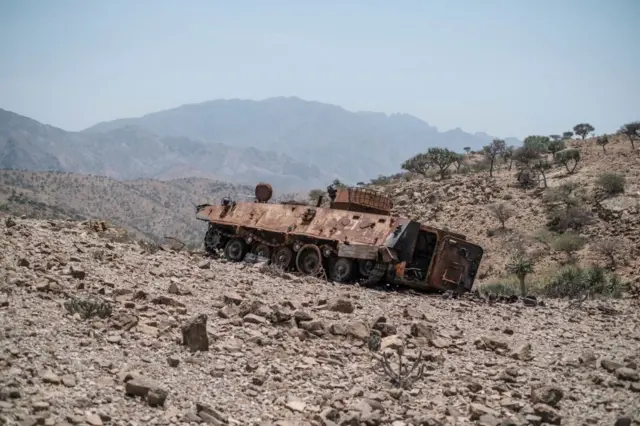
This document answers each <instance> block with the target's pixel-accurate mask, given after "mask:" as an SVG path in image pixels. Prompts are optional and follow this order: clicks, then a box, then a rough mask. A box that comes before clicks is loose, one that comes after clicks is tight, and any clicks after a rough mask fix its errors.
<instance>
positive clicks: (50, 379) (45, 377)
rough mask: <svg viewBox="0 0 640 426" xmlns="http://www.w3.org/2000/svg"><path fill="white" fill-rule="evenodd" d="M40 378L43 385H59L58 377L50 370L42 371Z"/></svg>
mask: <svg viewBox="0 0 640 426" xmlns="http://www.w3.org/2000/svg"><path fill="white" fill-rule="evenodd" d="M40 377H41V378H42V381H43V382H45V383H51V384H54V385H59V384H60V382H61V380H60V377H58V376H57V375H56V374H54V373H53V372H52V371H50V370H46V371H44V372H43V373H42V374H41V375H40Z"/></svg>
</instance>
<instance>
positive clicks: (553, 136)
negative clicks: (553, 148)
mask: <svg viewBox="0 0 640 426" xmlns="http://www.w3.org/2000/svg"><path fill="white" fill-rule="evenodd" d="M549 138H550V139H551V140H552V141H559V140H560V139H562V136H560V135H549Z"/></svg>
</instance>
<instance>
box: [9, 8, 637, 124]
mask: <svg viewBox="0 0 640 426" xmlns="http://www.w3.org/2000/svg"><path fill="white" fill-rule="evenodd" d="M639 23H640V0H609V1H607V0H502V1H499V0H466V1H463V0H458V1H456V0H449V1H447V0H441V1H427V0H415V1H401V0H398V1H393V2H392V1H379V0H367V1H364V0H351V1H349V0H340V1H338V0H323V1H313V2H312V1H300V0H297V1H293V0H291V1H278V0H272V1H258V0H256V1H242V0H235V1H224V2H223V1H214V0H201V1H196V0H191V1H189V0H180V1H178V0H176V1H163V0H138V1H135V0H127V1H124V0H109V1H106V0H104V1H99V0H75V1H72V0H56V1H54V0H48V1H44V0H2V1H0V40H2V42H1V43H0V57H1V58H2V62H1V63H0V108H4V109H8V110H11V111H14V112H17V113H19V114H23V115H26V116H29V117H31V118H34V119H36V120H39V121H42V122H44V123H47V124H52V125H55V126H58V127H62V128H64V129H67V130H80V129H82V128H85V127H88V126H90V125H92V124H94V123H96V122H98V121H102V120H110V119H115V118H119V117H127V116H137V115H142V114H145V113H148V112H153V111H157V110H162V109H167V108H171V107H176V106H179V105H181V104H185V103H195V102H201V101H205V100H211V99H217V98H245V99H255V100H260V99H264V98H267V97H271V96H299V97H301V98H303V99H308V100H317V101H322V102H328V103H334V104H338V105H341V106H343V107H344V108H346V109H348V110H370V111H382V112H387V113H393V112H405V113H410V114H413V115H416V116H417V117H420V118H422V119H423V120H425V121H427V122H429V123H430V124H432V125H435V126H437V127H438V128H439V129H440V130H448V129H451V128H455V127H461V128H462V129H464V130H465V131H469V132H475V131H486V132H488V133H490V134H492V135H496V136H501V137H506V136H517V137H524V136H526V135H528V134H549V133H559V132H562V131H564V130H568V129H570V128H571V127H572V126H573V125H574V124H576V123H578V122H582V121H587V122H590V123H592V124H593V125H594V126H595V127H596V132H597V133H600V132H605V131H606V132H610V131H614V130H616V129H617V128H618V127H619V126H620V124H622V123H624V122H626V121H630V120H640V103H639V99H640V55H638V52H639V49H640V27H639V26H638V24H639Z"/></svg>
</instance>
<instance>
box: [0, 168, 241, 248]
mask: <svg viewBox="0 0 640 426" xmlns="http://www.w3.org/2000/svg"><path fill="white" fill-rule="evenodd" d="M253 190H254V187H250V186H243V185H235V184H231V183H226V182H214V181H210V180H208V179H197V178H188V179H177V180H172V181H157V180H148V179H147V180H133V181H117V180H113V179H109V178H106V177H102V176H86V175H79V174H71V173H62V172H58V173H53V172H25V171H19V170H0V210H4V211H6V212H9V213H12V214H17V215H23V214H24V215H27V216H29V217H36V218H47V219H48V218H95V219H107V220H108V221H110V222H112V223H114V224H116V225H118V226H122V227H126V228H128V229H129V230H130V231H131V233H132V234H134V235H136V236H138V237H143V236H144V237H147V238H154V239H156V240H158V239H162V238H163V237H164V236H165V235H168V236H171V237H174V238H179V239H181V240H182V241H184V242H188V243H195V244H200V243H201V241H202V238H203V235H204V232H206V224H203V223H202V222H201V221H198V220H196V219H195V206H196V205H198V204H202V203H209V202H219V201H220V199H221V198H222V197H225V196H227V195H231V196H233V197H235V198H238V197H244V198H245V199H249V200H251V199H252V197H253Z"/></svg>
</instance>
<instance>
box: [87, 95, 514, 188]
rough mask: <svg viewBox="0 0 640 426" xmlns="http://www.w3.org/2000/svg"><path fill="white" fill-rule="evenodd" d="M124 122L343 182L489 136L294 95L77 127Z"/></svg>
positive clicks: (476, 145)
mask: <svg viewBox="0 0 640 426" xmlns="http://www.w3.org/2000/svg"><path fill="white" fill-rule="evenodd" d="M127 126H136V127H139V128H142V129H146V130H148V131H151V132H153V133H156V134H158V135H163V136H174V137H178V136H180V137H184V136H186V137H189V138H193V139H196V140H199V141H203V142H205V143H208V144H211V143H223V144H226V145H230V146H234V147H246V148H248V147H254V148H257V149H261V150H274V151H277V152H280V153H286V154H287V155H289V156H291V157H293V158H295V159H296V160H298V161H301V162H304V163H309V164H313V165H315V166H318V167H319V168H320V170H323V171H325V172H327V173H329V174H331V175H334V176H335V177H338V178H339V179H341V180H343V181H346V182H350V183H351V184H355V183H356V182H359V181H367V180H369V179H370V178H371V177H372V176H377V175H378V174H390V173H395V172H397V171H399V168H400V164H401V163H402V161H404V160H405V159H406V158H407V157H409V156H412V155H414V154H416V153H418V152H422V151H424V150H425V149H426V148H428V147H432V146H443V147H447V148H449V149H451V150H455V151H458V152H462V150H463V148H464V147H466V146H468V147H471V148H472V149H480V148H481V147H482V146H483V145H486V144H487V143H489V142H491V140H492V139H493V137H492V136H489V135H488V134H486V133H475V134H470V133H465V132H464V131H462V130H461V129H453V130H450V131H446V132H439V131H438V129H437V128H435V127H432V126H430V125H429V124H427V123H426V122H424V121H422V120H420V119H418V118H416V117H413V116H411V115H408V114H392V115H389V116H388V115H386V114H383V113H375V112H351V111H347V110H345V109H343V108H341V107H339V106H337V105H330V104H324V103H320V102H310V101H305V100H302V99H299V98H296V97H289V98H285V97H278V98H269V99H265V100H262V101H252V100H241V99H231V100H214V101H209V102H203V103H199V104H190V105H183V106H180V107H178V108H173V109H169V110H166V111H159V112H154V113H151V114H147V115H145V116H142V117H137V118H124V119H120V120H114V121H110V122H105V123H99V124H97V125H95V126H92V127H90V128H89V129H86V130H85V131H84V133H85V134H96V133H103V132H111V131H113V130H115V129H121V128H123V127H127ZM507 142H508V143H509V144H519V141H517V140H515V139H513V138H507ZM398 147H402V149H398Z"/></svg>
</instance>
